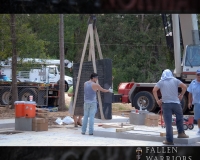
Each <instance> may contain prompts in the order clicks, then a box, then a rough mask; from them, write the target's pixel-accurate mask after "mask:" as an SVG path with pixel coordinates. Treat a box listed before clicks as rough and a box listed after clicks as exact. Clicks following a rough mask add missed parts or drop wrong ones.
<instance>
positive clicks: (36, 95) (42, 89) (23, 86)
mask: <svg viewBox="0 0 200 160" xmlns="http://www.w3.org/2000/svg"><path fill="white" fill-rule="evenodd" d="M11 85H12V82H9V81H0V105H1V106H6V105H11V100H12V87H11ZM17 90H18V101H29V96H30V95H32V96H33V101H35V102H36V104H37V107H43V106H51V107H55V106H58V99H59V84H57V83H55V84H52V83H51V84H45V83H38V82H17Z"/></svg>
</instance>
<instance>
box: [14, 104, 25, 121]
mask: <svg viewBox="0 0 200 160" xmlns="http://www.w3.org/2000/svg"><path fill="white" fill-rule="evenodd" d="M14 105H15V117H25V113H24V101H15V103H14Z"/></svg>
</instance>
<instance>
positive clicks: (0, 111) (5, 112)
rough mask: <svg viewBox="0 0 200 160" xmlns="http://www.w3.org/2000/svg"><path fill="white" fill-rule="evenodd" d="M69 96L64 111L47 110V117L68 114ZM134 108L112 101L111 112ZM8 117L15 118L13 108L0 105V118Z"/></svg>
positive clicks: (120, 113)
mask: <svg viewBox="0 0 200 160" xmlns="http://www.w3.org/2000/svg"><path fill="white" fill-rule="evenodd" d="M70 99H71V98H70V97H68V96H67V94H66V95H65V103H66V110H65V111H58V112H49V115H48V117H49V118H51V119H52V118H53V119H56V118H57V117H60V118H63V117H66V116H68V115H69V113H68V106H69V104H70ZM133 109H134V108H133V107H131V104H122V103H113V104H112V114H113V115H123V116H129V113H130V111H131V110H133ZM8 118H15V110H14V109H10V106H4V107H3V106H0V119H8Z"/></svg>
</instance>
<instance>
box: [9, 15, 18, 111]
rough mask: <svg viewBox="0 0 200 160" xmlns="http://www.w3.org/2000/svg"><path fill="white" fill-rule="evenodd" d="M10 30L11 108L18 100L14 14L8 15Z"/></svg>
mask: <svg viewBox="0 0 200 160" xmlns="http://www.w3.org/2000/svg"><path fill="white" fill-rule="evenodd" d="M10 30H11V42H12V108H14V102H15V101H17V100H18V94H17V93H18V91H17V75H16V72H17V70H16V66H17V50H16V43H17V40H16V33H15V14H11V15H10Z"/></svg>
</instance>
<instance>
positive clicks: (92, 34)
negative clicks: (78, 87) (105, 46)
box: [89, 24, 105, 119]
mask: <svg viewBox="0 0 200 160" xmlns="http://www.w3.org/2000/svg"><path fill="white" fill-rule="evenodd" d="M89 28H90V45H91V54H92V64H93V69H94V72H95V73H97V68H96V61H95V52H94V32H93V26H92V24H89ZM98 83H99V82H98V81H97V84H98ZM97 97H98V102H99V109H100V115H101V119H105V117H104V114H103V106H102V100H101V95H100V91H98V92H97Z"/></svg>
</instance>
